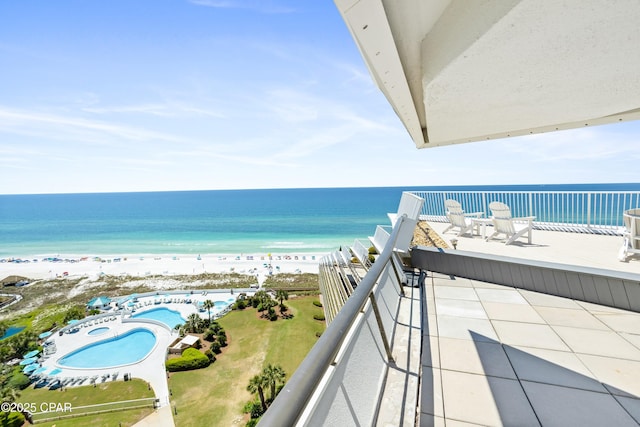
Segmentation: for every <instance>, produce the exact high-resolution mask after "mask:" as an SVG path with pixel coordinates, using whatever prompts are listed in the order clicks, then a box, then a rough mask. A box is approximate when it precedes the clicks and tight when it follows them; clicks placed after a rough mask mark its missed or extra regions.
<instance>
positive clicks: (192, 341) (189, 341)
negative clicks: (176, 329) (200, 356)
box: [180, 335, 200, 346]
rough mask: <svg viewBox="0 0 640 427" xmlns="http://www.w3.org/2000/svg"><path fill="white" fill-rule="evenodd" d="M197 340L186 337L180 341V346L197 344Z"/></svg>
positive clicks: (193, 336) (196, 338)
mask: <svg viewBox="0 0 640 427" xmlns="http://www.w3.org/2000/svg"><path fill="white" fill-rule="evenodd" d="M199 340H200V338H198V337H196V336H195V335H186V336H185V337H184V338H182V339H181V340H180V344H181V345H188V346H191V345H194V344H195V343H197V342H198V341H199Z"/></svg>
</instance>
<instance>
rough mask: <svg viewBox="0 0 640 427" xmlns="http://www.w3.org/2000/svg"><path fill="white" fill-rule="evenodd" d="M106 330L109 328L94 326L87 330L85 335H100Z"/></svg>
mask: <svg viewBox="0 0 640 427" xmlns="http://www.w3.org/2000/svg"><path fill="white" fill-rule="evenodd" d="M108 330H109V328H106V327H102V328H95V329H92V330H90V331H89V332H87V335H102V334H104V333H105V332H107V331H108Z"/></svg>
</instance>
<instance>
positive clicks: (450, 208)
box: [443, 199, 484, 236]
mask: <svg viewBox="0 0 640 427" xmlns="http://www.w3.org/2000/svg"><path fill="white" fill-rule="evenodd" d="M444 210H445V215H446V216H447V219H448V220H449V222H450V223H451V225H449V226H448V227H447V228H445V229H444V231H443V233H446V232H447V231H449V230H452V229H454V228H458V236H461V235H463V234H465V233H467V232H470V231H471V229H472V228H473V223H472V221H471V219H472V218H480V217H482V215H484V213H483V212H471V213H464V210H463V209H462V205H460V203H459V202H458V201H457V200H453V199H447V200H445V201H444Z"/></svg>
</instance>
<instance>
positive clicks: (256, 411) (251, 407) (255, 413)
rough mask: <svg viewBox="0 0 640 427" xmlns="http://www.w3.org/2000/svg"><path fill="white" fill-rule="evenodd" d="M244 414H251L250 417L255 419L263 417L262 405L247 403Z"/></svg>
mask: <svg viewBox="0 0 640 427" xmlns="http://www.w3.org/2000/svg"><path fill="white" fill-rule="evenodd" d="M242 412H244V413H245V414H249V416H250V417H251V418H254V419H256V418H259V417H261V416H262V414H263V413H264V411H263V410H262V405H261V404H260V402H258V401H251V402H247V403H246V404H245V405H244V407H243V408H242ZM256 421H257V420H256Z"/></svg>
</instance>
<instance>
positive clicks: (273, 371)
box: [262, 363, 287, 402]
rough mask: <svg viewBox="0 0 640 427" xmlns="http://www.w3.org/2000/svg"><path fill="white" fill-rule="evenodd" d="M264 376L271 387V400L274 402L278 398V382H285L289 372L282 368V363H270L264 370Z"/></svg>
mask: <svg viewBox="0 0 640 427" xmlns="http://www.w3.org/2000/svg"><path fill="white" fill-rule="evenodd" d="M262 376H263V377H264V379H265V381H266V383H267V384H268V385H269V387H270V388H271V401H272V402H273V400H274V399H275V398H276V385H277V384H278V383H284V380H285V378H286V376H287V374H286V373H285V372H284V369H282V367H281V366H280V365H272V364H270V363H269V364H268V365H267V366H266V367H265V368H264V369H263V370H262Z"/></svg>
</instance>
